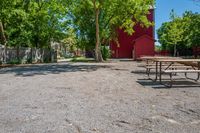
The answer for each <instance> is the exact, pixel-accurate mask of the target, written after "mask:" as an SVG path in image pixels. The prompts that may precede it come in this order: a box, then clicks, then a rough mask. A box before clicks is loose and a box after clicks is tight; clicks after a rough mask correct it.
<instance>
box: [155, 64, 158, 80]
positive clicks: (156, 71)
mask: <svg viewBox="0 0 200 133" xmlns="http://www.w3.org/2000/svg"><path fill="white" fill-rule="evenodd" d="M157 79H158V62H157V61H156V78H155V81H157Z"/></svg>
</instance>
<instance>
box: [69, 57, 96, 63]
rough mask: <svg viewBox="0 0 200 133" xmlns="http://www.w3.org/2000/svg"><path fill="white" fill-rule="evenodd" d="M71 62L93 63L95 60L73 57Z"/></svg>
mask: <svg viewBox="0 0 200 133" xmlns="http://www.w3.org/2000/svg"><path fill="white" fill-rule="evenodd" d="M71 62H95V60H94V59H93V58H85V57H74V58H72V59H71Z"/></svg>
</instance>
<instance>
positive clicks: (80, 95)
mask: <svg viewBox="0 0 200 133" xmlns="http://www.w3.org/2000/svg"><path fill="white" fill-rule="evenodd" d="M138 65H140V63H138V62H133V61H125V60H123V61H112V62H111V63H58V64H46V65H32V66H24V67H12V68H2V69H0V133H151V132H152V133H161V132H162V133H199V132H200V87H198V86H197V87H192V86H190V84H191V85H192V84H193V83H191V82H190V81H187V80H183V81H182V82H180V83H179V84H178V83H177V85H178V86H176V85H175V86H174V87H173V88H171V89H169V88H166V87H164V86H163V85H160V84H158V83H155V82H152V81H151V80H148V79H147V77H146V75H145V73H144V68H142V67H138ZM179 85H184V86H185V85H187V86H185V87H179Z"/></svg>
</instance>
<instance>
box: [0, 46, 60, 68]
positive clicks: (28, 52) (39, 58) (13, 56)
mask: <svg viewBox="0 0 200 133" xmlns="http://www.w3.org/2000/svg"><path fill="white" fill-rule="evenodd" d="M13 61H20V62H21V63H24V64H25V63H35V62H39V63H43V62H57V52H56V51H54V50H48V49H36V48H20V49H17V48H7V49H6V54H5V48H0V63H9V62H13Z"/></svg>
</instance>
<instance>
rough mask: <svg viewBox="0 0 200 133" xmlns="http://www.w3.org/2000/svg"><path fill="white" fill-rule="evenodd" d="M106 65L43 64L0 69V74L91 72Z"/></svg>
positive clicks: (32, 74) (25, 75)
mask: <svg viewBox="0 0 200 133" xmlns="http://www.w3.org/2000/svg"><path fill="white" fill-rule="evenodd" d="M109 67H110V66H106V65H87V64H86V65H82V64H81V65H80V64H78V65H74V64H67V63H65V64H43V65H31V66H21V67H11V68H4V69H0V74H10V73H14V74H15V76H24V77H28V76H34V75H47V74H59V73H64V72H92V71H96V70H98V69H100V68H109Z"/></svg>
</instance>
